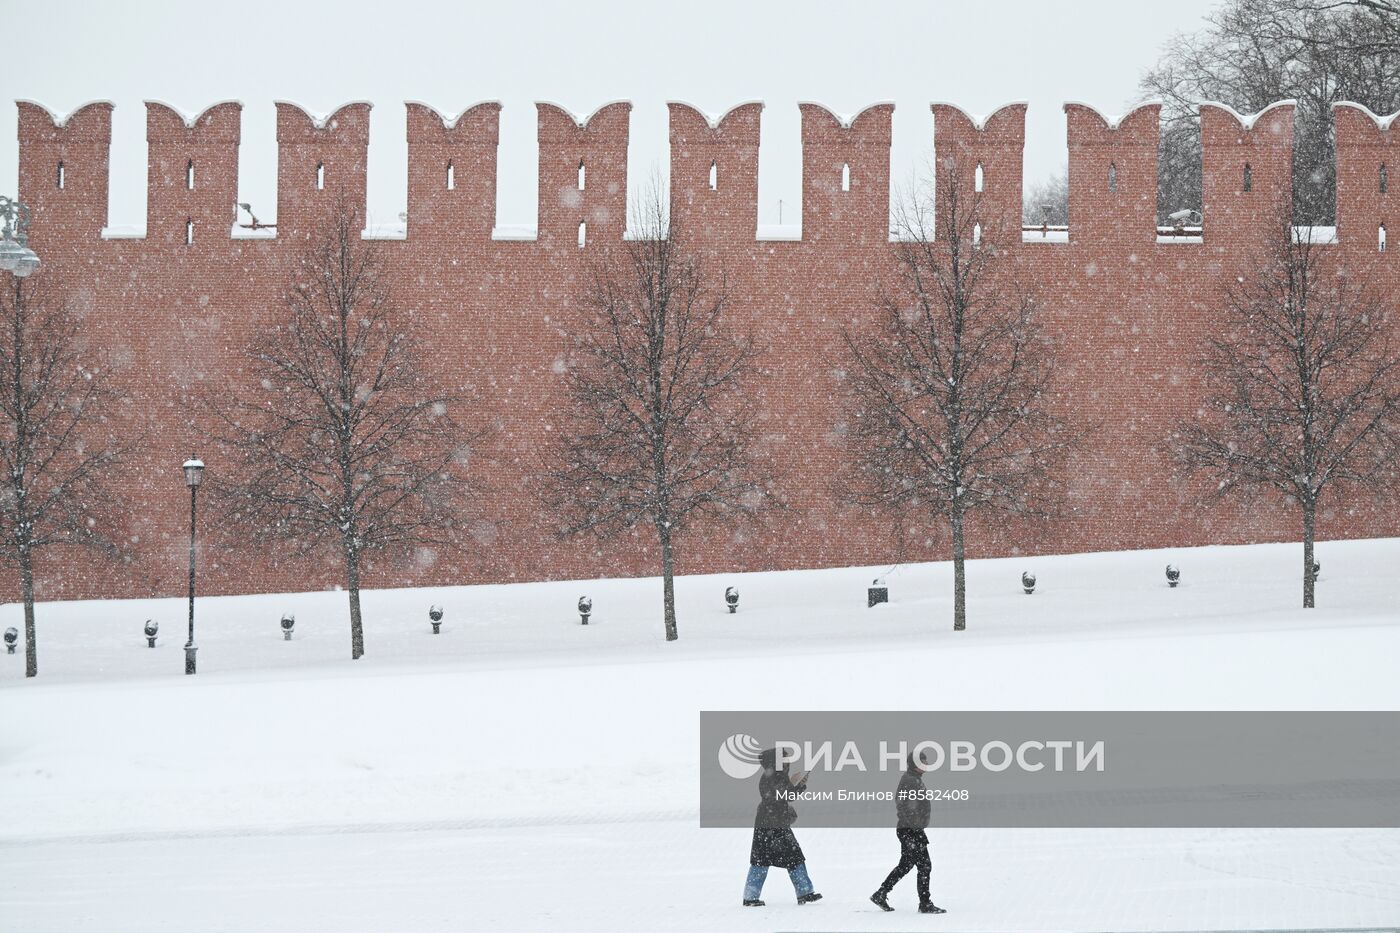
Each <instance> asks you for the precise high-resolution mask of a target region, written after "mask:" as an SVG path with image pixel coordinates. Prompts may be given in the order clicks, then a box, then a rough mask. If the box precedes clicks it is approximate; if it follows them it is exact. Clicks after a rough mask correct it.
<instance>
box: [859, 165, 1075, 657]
mask: <svg viewBox="0 0 1400 933" xmlns="http://www.w3.org/2000/svg"><path fill="white" fill-rule="evenodd" d="M944 177H945V178H948V179H952V178H954V177H956V173H955V172H951V171H950V172H947V173H946V174H945V176H944ZM979 207H980V205H979V198H978V196H977V195H976V194H975V193H973V192H967V191H964V190H962V189H961V188H960V186H959V185H958V184H957V183H956V182H952V181H945V182H942V183H941V186H940V188H939V191H938V200H937V203H936V208H937V223H936V225H935V224H933V223H932V220H931V219H932V218H933V216H934V211H933V207H932V206H930V205H928V204H926V203H922V202H919V201H917V200H915V201H913V202H912V203H907V204H904V205H901V206H900V207H899V208H898V211H897V216H898V217H899V227H900V234H901V239H900V242H898V243H896V244H894V246H893V247H892V251H893V257H892V258H893V260H894V262H893V267H894V280H893V282H892V283H890V284H889V285H887V286H886V287H883V288H882V289H881V290H880V292H879V294H878V296H877V299H876V305H877V313H878V316H877V320H876V322H875V324H874V326H872V327H870V328H868V329H858V330H857V329H852V330H848V331H847V332H846V334H845V344H846V351H847V355H848V357H849V359H850V361H851V366H850V374H849V375H848V377H847V379H846V384H845V390H846V395H847V405H848V412H849V417H848V428H847V432H846V437H847V442H848V445H849V449H850V452H851V457H852V469H851V471H850V476H849V477H847V481H846V483H845V485H847V486H848V487H849V488H850V489H851V490H852V492H851V494H850V495H851V498H853V500H854V501H855V502H856V503H858V504H862V505H865V506H869V507H873V508H879V509H885V510H888V511H890V512H892V513H894V514H896V515H897V514H900V513H902V512H905V511H908V510H917V511H922V512H924V513H927V514H928V515H929V516H931V517H933V518H934V519H935V520H938V521H941V522H946V523H947V524H948V525H949V527H950V529H951V531H952V536H953V562H954V571H955V572H954V579H955V583H954V623H953V627H954V629H955V630H961V629H963V628H964V627H965V626H966V606H965V585H964V576H963V561H964V557H965V553H964V542H963V537H964V526H965V520H966V518H967V516H969V515H970V514H973V513H977V512H984V513H1000V514H1003V515H1012V516H1016V517H1019V518H1034V517H1041V518H1043V517H1047V516H1048V515H1050V514H1051V513H1052V511H1053V508H1054V503H1055V502H1056V501H1058V499H1059V498H1060V497H1059V495H1058V488H1059V477H1058V468H1059V466H1060V464H1061V461H1062V459H1063V455H1064V454H1065V452H1066V451H1067V450H1068V449H1069V448H1070V447H1071V446H1073V445H1074V444H1075V443H1076V441H1077V437H1076V435H1075V434H1074V433H1073V432H1072V431H1071V430H1070V429H1069V428H1068V426H1067V425H1066V424H1065V423H1064V421H1063V420H1062V419H1060V418H1059V417H1057V416H1056V415H1054V414H1052V412H1051V411H1050V409H1049V407H1048V405H1047V393H1048V390H1049V386H1050V382H1051V377H1052V375H1053V371H1054V358H1053V356H1052V354H1051V352H1050V349H1049V345H1048V343H1047V341H1046V340H1045V339H1044V338H1043V337H1042V335H1041V333H1040V329H1039V327H1038V324H1037V309H1036V306H1035V304H1034V302H1033V301H1031V300H1030V299H1029V297H1027V296H1026V294H1025V293H1024V292H1023V290H1022V289H1021V288H1020V287H1019V283H1018V282H1017V281H1016V280H1015V279H1014V277H1013V276H1014V273H1013V271H1012V269H1011V268H1010V267H1009V265H1008V264H1007V263H1006V262H1005V261H1004V260H1003V258H1002V256H1001V255H1000V254H999V253H998V252H997V250H996V248H995V247H994V246H992V245H991V244H990V242H989V240H988V237H989V236H990V233H991V231H987V232H986V234H984V233H983V231H982V224H983V220H984V218H983V217H982V216H981V212H980V210H979Z"/></svg>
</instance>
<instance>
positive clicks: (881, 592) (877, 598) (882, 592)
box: [865, 577, 890, 609]
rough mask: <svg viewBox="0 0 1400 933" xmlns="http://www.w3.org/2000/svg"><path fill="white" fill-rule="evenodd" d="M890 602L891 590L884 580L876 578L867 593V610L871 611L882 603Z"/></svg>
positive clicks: (871, 582)
mask: <svg viewBox="0 0 1400 933" xmlns="http://www.w3.org/2000/svg"><path fill="white" fill-rule="evenodd" d="M889 601H890V588H889V586H888V584H886V583H885V581H884V580H882V579H880V578H879V577H876V578H875V579H874V580H872V581H870V588H869V589H867V590H866V591H865V608H867V609H871V608H873V607H875V606H878V605H880V603H887V602H889Z"/></svg>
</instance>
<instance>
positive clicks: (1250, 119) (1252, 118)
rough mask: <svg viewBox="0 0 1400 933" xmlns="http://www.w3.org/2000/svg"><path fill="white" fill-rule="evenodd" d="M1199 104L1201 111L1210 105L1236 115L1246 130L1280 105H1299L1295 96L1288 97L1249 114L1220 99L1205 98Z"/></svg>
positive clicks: (1203, 111)
mask: <svg viewBox="0 0 1400 933" xmlns="http://www.w3.org/2000/svg"><path fill="white" fill-rule="evenodd" d="M1199 106H1200V110H1201V113H1205V112H1206V108H1208V107H1209V108H1214V109H1216V110H1220V111H1223V112H1225V113H1227V114H1229V115H1230V116H1232V117H1234V118H1235V122H1236V123H1238V124H1239V125H1240V128H1241V129H1244V130H1252V129H1254V125H1255V124H1256V123H1258V122H1259V120H1260V118H1261V117H1263V116H1264V115H1265V114H1266V113H1269V112H1270V111H1272V110H1277V109H1279V108H1280V107H1296V106H1298V101H1297V100H1296V99H1295V98H1288V99H1287V100H1279V101H1275V102H1274V103H1272V104H1270V105H1269V106H1267V107H1265V108H1264V109H1263V110H1261V111H1259V112H1258V113H1248V114H1246V113H1240V112H1239V111H1238V110H1236V109H1235V108H1234V107H1231V106H1230V105H1229V104H1222V103H1220V102H1219V101H1214V100H1203V101H1201V102H1200V105H1199Z"/></svg>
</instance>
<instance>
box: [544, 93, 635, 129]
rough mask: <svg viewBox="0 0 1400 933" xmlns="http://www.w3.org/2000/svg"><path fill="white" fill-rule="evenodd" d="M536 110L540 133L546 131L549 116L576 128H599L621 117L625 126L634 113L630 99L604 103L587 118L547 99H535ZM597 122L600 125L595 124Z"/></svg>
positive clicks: (552, 120)
mask: <svg viewBox="0 0 1400 933" xmlns="http://www.w3.org/2000/svg"><path fill="white" fill-rule="evenodd" d="M535 112H536V113H537V114H538V115H539V122H540V126H539V129H540V133H541V134H543V133H544V132H545V123H546V119H547V118H548V119H549V121H550V122H554V121H555V120H556V118H557V119H558V120H559V121H560V122H564V121H567V123H568V124H569V125H570V126H571V127H572V128H573V129H575V130H599V129H606V126H605V124H608V123H615V121H616V120H617V119H618V118H619V116H620V117H621V119H622V120H623V126H624V127H625V126H626V121H627V119H628V117H629V116H630V114H631V113H632V102H631V101H630V100H615V101H611V102H609V103H606V104H604V105H603V106H601V107H599V108H598V109H597V110H595V111H593V112H592V113H590V114H589V115H588V116H587V117H586V118H584V119H579V117H578V114H576V113H574V112H573V111H572V110H570V109H569V108H567V107H564V106H562V105H560V104H555V103H551V102H550V101H547V100H541V101H535ZM595 122H597V123H598V126H594V125H593V124H594V123H595Z"/></svg>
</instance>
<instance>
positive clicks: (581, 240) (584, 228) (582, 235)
mask: <svg viewBox="0 0 1400 933" xmlns="http://www.w3.org/2000/svg"><path fill="white" fill-rule="evenodd" d="M587 243H588V224H586V223H584V222H583V221H579V225H578V248H579V249H583V247H584V246H585V245H587Z"/></svg>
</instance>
